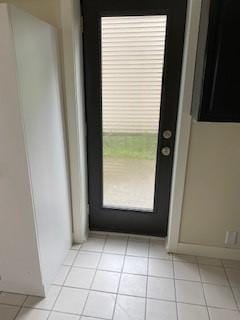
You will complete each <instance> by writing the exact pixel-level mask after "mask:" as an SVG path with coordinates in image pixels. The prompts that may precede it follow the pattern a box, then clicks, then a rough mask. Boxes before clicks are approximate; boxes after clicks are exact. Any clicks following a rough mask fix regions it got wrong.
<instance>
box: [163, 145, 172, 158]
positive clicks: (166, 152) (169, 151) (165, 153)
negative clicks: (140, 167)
mask: <svg viewBox="0 0 240 320" xmlns="http://www.w3.org/2000/svg"><path fill="white" fill-rule="evenodd" d="M161 153H162V155H163V156H165V157H167V156H169V155H170V153H171V149H170V148H169V147H163V148H162V149H161Z"/></svg>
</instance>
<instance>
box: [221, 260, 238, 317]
mask: <svg viewBox="0 0 240 320" xmlns="http://www.w3.org/2000/svg"><path fill="white" fill-rule="evenodd" d="M223 270H224V273H225V276H226V278H227V281H228V284H229V287H230V290H231V292H232V295H233V299H234V302H235V305H236V308H237V310H238V312H239V311H240V310H239V309H240V308H239V305H238V301H237V299H236V297H235V294H234V291H233V287H232V284H231V281H230V278H229V276H228V274H227V270H226V267H225V265H224V263H223Z"/></svg>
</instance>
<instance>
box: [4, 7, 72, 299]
mask: <svg viewBox="0 0 240 320" xmlns="http://www.w3.org/2000/svg"><path fill="white" fill-rule="evenodd" d="M0 39H1V46H0V61H1V64H0V99H1V101H0V111H1V117H0V145H1V152H0V173H1V174H0V212H1V215H0V276H1V281H0V290H4V291H13V292H21V293H26V294H36V295H44V293H45V290H47V288H48V286H49V285H50V284H51V283H52V282H53V280H54V278H55V277H56V274H57V272H58V269H59V267H60V265H61V264H62V262H63V260H64V258H65V256H66V254H67V252H68V250H69V248H70V246H71V243H72V234H71V217H70V201H69V200H70V199H69V198H70V197H69V184H68V174H67V165H66V154H65V145H64V132H63V123H62V101H61V100H62V99H61V90H60V81H59V80H60V75H59V60H58V46H57V36H56V30H55V29H54V28H53V27H51V26H49V25H48V24H46V23H45V22H41V21H39V20H38V19H36V18H35V17H32V16H30V15H29V14H27V13H25V12H23V11H21V10H18V9H17V8H14V7H8V6H7V5H4V4H1V5H0Z"/></svg>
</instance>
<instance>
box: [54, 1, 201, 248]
mask: <svg viewBox="0 0 240 320" xmlns="http://www.w3.org/2000/svg"><path fill="white" fill-rule="evenodd" d="M60 3H61V20H62V42H63V58H64V83H65V96H66V99H65V103H66V112H67V123H68V139H69V153H70V175H71V189H72V208H73V230H74V240H75V241H77V242H81V241H84V240H85V239H86V237H87V233H88V224H87V222H88V210H87V208H88V206H87V187H86V186H87V165H86V145H85V121H84V99H83V96H84V90H83V69H82V64H83V62H82V55H81V52H82V42H81V30H80V21H81V13H80V8H79V0H67V1H66V0H60ZM200 7H201V0H189V3H188V15H187V25H186V36H185V49H184V58H183V59H184V60H183V71H182V83H181V93H180V102H179V115H178V124H177V135H176V147H175V148H176V149H175V158H174V168H173V178H172V179H173V180H172V192H171V202H170V215H169V228H168V242H167V248H168V250H169V251H171V252H175V251H176V249H177V246H178V242H179V231H180V224H181V209H182V203H183V195H184V185H185V176H186V167H187V157H188V146H189V138H190V132H191V117H190V108H191V100H192V88H193V78H194V68H195V58H196V48H197V39H198V28H199V17H200ZM79 52H80V54H79ZM79 61H80V63H79Z"/></svg>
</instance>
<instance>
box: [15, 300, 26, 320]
mask: <svg viewBox="0 0 240 320" xmlns="http://www.w3.org/2000/svg"><path fill="white" fill-rule="evenodd" d="M28 297H29V295H27V296H26V298H25V299H24V301H23V303H22V304H21V305H20V306H19V309H18V312H17V313H16V315H15V317H14V318H13V320H15V319H17V317H18V315H19V313H20V312H21V310H22V309H23V308H24V303H25V302H26V301H27V298H28Z"/></svg>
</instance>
